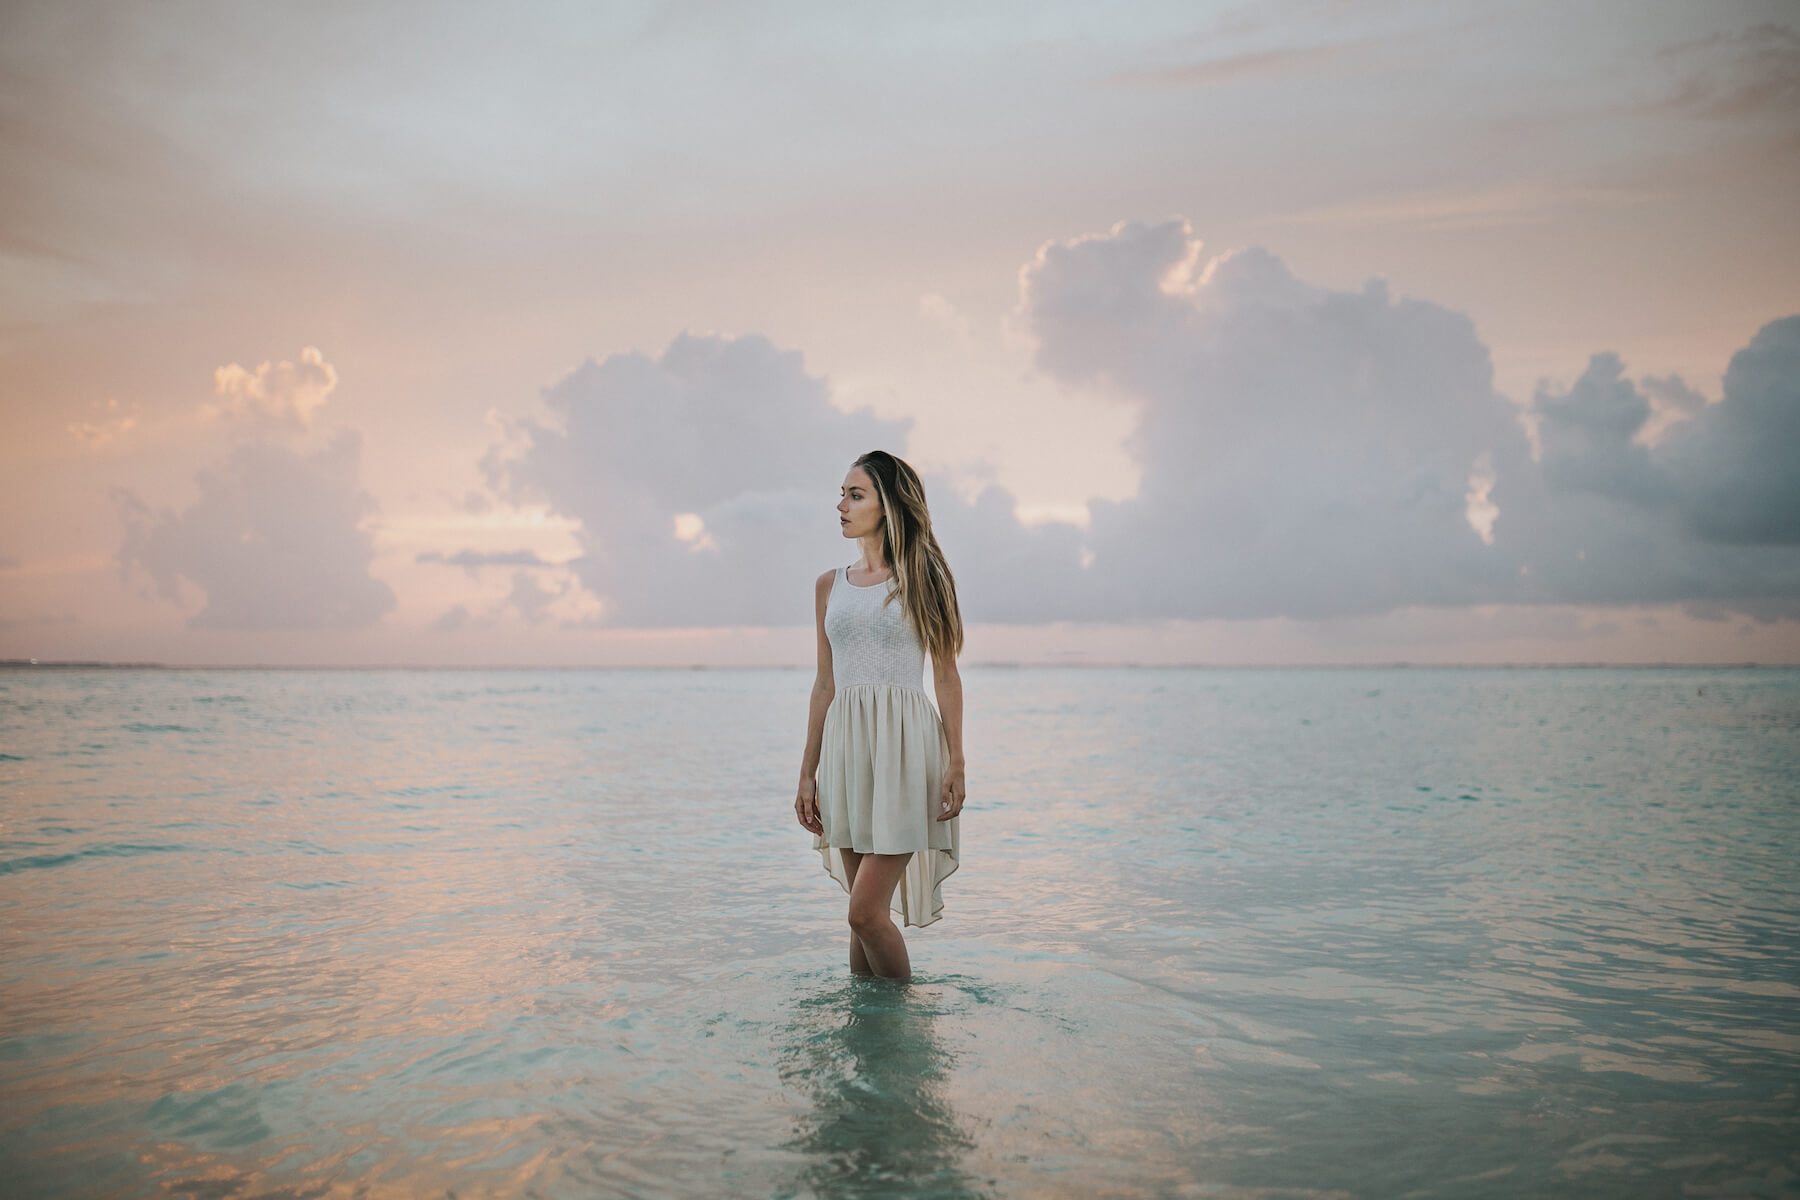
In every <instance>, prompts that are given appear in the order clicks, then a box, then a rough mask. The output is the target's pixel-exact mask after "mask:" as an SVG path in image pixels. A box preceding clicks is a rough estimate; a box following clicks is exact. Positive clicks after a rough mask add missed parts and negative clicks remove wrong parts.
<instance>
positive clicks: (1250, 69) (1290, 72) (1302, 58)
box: [1102, 41, 1374, 90]
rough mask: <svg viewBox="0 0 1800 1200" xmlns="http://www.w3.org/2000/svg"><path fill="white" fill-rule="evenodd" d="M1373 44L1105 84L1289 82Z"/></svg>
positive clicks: (1144, 73) (1271, 53) (1120, 77)
mask: <svg viewBox="0 0 1800 1200" xmlns="http://www.w3.org/2000/svg"><path fill="white" fill-rule="evenodd" d="M1373 44H1374V43H1373V42H1372V41H1358V42H1340V43H1336V44H1331V45H1322V46H1284V47H1279V48H1276V49H1273V50H1253V51H1249V52H1247V53H1243V54H1232V55H1227V56H1225V57H1222V58H1210V59H1205V60H1202V61H1200V62H1193V63H1186V64H1183V65H1181V66H1177V67H1152V68H1143V69H1139V70H1132V71H1121V72H1119V73H1118V74H1116V75H1110V76H1108V77H1107V78H1106V79H1104V80H1103V81H1102V82H1103V83H1107V84H1114V85H1120V86H1124V87H1133V88H1147V89H1153V90H1162V89H1179V88H1196V87H1218V86H1220V85H1223V84H1229V83H1238V82H1241V81H1243V80H1247V79H1288V78H1293V77H1295V76H1312V75H1318V74H1322V73H1325V72H1326V71H1329V70H1330V69H1332V68H1335V67H1341V66H1343V65H1344V60H1345V58H1346V55H1347V53H1348V52H1351V51H1357V50H1362V49H1364V48H1366V47H1367V46H1369V45H1373Z"/></svg>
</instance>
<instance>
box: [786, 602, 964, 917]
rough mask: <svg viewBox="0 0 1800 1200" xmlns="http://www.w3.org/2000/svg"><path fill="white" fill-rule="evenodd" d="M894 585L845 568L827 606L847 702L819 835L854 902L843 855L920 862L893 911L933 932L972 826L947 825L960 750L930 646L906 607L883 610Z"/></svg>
mask: <svg viewBox="0 0 1800 1200" xmlns="http://www.w3.org/2000/svg"><path fill="white" fill-rule="evenodd" d="M891 586H892V582H891V580H883V581H882V582H880V583H877V584H872V585H870V586H868V587H857V586H856V585H855V584H853V583H851V582H850V576H849V569H848V568H846V567H839V568H838V571H837V576H836V577H835V578H834V579H833V580H832V581H831V594H830V596H829V597H828V598H827V599H826V601H825V638H826V640H827V641H828V642H830V643H831V673H832V678H833V680H834V681H835V683H836V685H837V694H836V695H835V696H833V697H832V701H831V707H830V708H828V709H827V710H826V711H825V741H824V745H823V747H822V749H821V751H820V754H819V774H818V783H819V821H820V824H822V825H823V826H824V827H825V832H824V833H823V834H815V835H813V849H815V850H817V851H818V852H819V856H820V857H821V858H822V859H823V861H824V866H825V870H826V871H827V872H828V873H829V874H830V875H831V877H832V878H834V879H836V880H837V881H838V883H839V885H840V886H842V887H843V889H844V891H845V892H846V893H848V892H849V890H850V876H849V874H848V873H847V872H845V870H844V859H843V855H841V854H839V853H838V847H841V846H847V847H849V848H850V849H852V850H855V851H857V852H859V853H862V854H905V853H911V854H912V858H911V859H909V860H908V861H907V864H906V870H905V872H904V873H903V874H902V875H901V876H900V883H899V886H897V887H896V888H895V889H894V898H893V903H892V907H893V909H894V911H895V912H897V913H899V914H900V918H901V920H902V922H903V923H904V924H907V925H929V924H931V923H932V922H933V921H935V920H937V919H938V917H939V916H940V915H941V914H942V912H943V908H944V900H943V896H942V895H941V894H940V891H939V888H940V885H941V884H942V883H943V882H944V880H945V879H946V878H947V877H949V876H950V874H951V873H952V872H954V871H955V870H956V866H957V852H958V848H959V845H960V840H959V836H958V831H957V825H958V823H959V822H960V821H961V820H962V817H961V816H960V815H958V816H955V817H952V818H951V819H950V820H948V821H940V820H938V819H937V815H938V813H939V811H941V810H940V809H939V807H938V805H939V791H940V789H941V788H942V787H943V784H944V773H945V771H946V769H947V768H948V767H949V764H950V742H949V739H948V738H947V737H946V736H945V734H944V723H943V721H942V719H941V718H940V717H939V716H938V711H937V707H936V706H935V705H934V704H932V702H931V697H930V696H928V695H926V693H925V688H924V683H925V647H924V646H923V645H921V644H920V642H919V635H918V633H917V632H916V631H915V630H914V629H913V626H912V622H911V621H909V620H907V619H906V618H905V616H904V615H903V614H902V613H901V611H900V601H899V598H898V597H896V598H895V599H894V600H893V601H891V602H889V603H887V604H883V603H882V601H883V600H884V599H886V597H887V593H888V589H889V588H890V587H891Z"/></svg>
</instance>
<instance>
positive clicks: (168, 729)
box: [125, 721, 199, 733]
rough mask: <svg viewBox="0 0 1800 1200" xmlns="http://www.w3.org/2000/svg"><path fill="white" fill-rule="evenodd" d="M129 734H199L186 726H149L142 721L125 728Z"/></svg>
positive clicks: (134, 722)
mask: <svg viewBox="0 0 1800 1200" xmlns="http://www.w3.org/2000/svg"><path fill="white" fill-rule="evenodd" d="M125 732H127V733H198V732H199V730H197V729H189V728H188V727H187V726H186V725H149V724H145V723H144V722H142V721H133V722H132V723H131V724H129V725H127V726H125Z"/></svg>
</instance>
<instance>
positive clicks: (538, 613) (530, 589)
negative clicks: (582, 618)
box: [506, 571, 563, 625]
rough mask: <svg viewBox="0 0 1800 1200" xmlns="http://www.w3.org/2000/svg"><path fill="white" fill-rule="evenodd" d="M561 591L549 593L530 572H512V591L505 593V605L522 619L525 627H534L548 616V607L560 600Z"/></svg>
mask: <svg viewBox="0 0 1800 1200" xmlns="http://www.w3.org/2000/svg"><path fill="white" fill-rule="evenodd" d="M562 594H563V593H562V591H561V590H558V591H554V592H553V591H551V590H550V589H549V588H546V587H544V586H543V585H542V584H540V583H539V582H538V581H537V578H536V576H534V575H532V573H531V572H530V571H514V572H513V577H512V591H510V592H508V593H507V596H506V604H507V605H510V606H511V607H512V609H513V611H515V612H517V613H518V614H519V616H520V617H521V618H523V619H524V621H525V623H526V624H527V625H536V624H538V623H539V622H541V621H544V620H546V619H547V618H548V617H549V616H550V606H551V605H553V604H555V603H556V602H557V600H559V599H561V598H562Z"/></svg>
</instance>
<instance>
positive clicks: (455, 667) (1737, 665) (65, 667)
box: [0, 658, 1800, 671]
mask: <svg viewBox="0 0 1800 1200" xmlns="http://www.w3.org/2000/svg"><path fill="white" fill-rule="evenodd" d="M1068 668H1078V669H1081V670H1130V671H1369V670H1389V669H1395V668H1405V669H1407V670H1411V671H1562V670H1643V671H1750V670H1757V671H1789V670H1795V669H1800V663H1757V662H1722V663H1683V662H1653V663H1638V662H1616V663H1615V662H1504V663H1482V662H1451V663H1439V662H1407V661H1404V660H1398V659H1396V660H1391V661H1388V662H1362V663H1204V662H1190V663H1142V662H1002V661H983V662H967V663H963V664H962V669H963V670H1004V671H1014V670H1016V671H1046V670H1050V671H1055V670H1065V669H1068ZM811 669H812V668H811V666H810V665H800V664H793V663H765V664H761V665H744V666H715V665H711V664H708V663H688V664H678V665H666V664H665V665H659V664H654V663H645V664H639V665H617V664H614V665H608V664H601V663H592V664H578V665H571V666H544V665H541V664H540V665H533V664H504V663H502V664H482V663H460V664H451V665H426V664H409V663H365V664H357V663H324V664H311V665H309V664H300V663H160V662H85V661H80V660H67V661H64V660H53V659H41V660H40V659H28V658H4V659H0V671H803V670H811Z"/></svg>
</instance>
